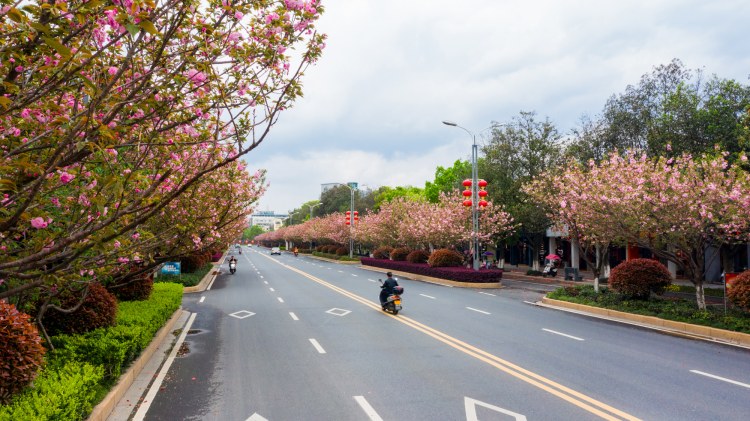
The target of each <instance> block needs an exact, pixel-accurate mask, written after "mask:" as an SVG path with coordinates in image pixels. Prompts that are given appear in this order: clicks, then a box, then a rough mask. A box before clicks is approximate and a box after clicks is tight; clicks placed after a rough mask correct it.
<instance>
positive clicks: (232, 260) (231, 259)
mask: <svg viewBox="0 0 750 421" xmlns="http://www.w3.org/2000/svg"><path fill="white" fill-rule="evenodd" d="M232 262H234V265H235V266H237V259H235V258H234V255H231V256H229V264H230V265H231V264H232Z"/></svg>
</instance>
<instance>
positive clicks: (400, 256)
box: [390, 247, 411, 262]
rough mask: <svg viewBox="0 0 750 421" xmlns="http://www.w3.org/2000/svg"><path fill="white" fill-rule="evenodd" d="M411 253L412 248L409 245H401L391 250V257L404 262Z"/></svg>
mask: <svg viewBox="0 0 750 421" xmlns="http://www.w3.org/2000/svg"><path fill="white" fill-rule="evenodd" d="M409 253H411V249H410V248H408V247H399V248H395V249H393V250H391V255H390V258H391V260H395V261H397V262H403V261H405V260H406V257H407V256H408V255H409Z"/></svg>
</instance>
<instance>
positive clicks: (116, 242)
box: [112, 240, 120, 249]
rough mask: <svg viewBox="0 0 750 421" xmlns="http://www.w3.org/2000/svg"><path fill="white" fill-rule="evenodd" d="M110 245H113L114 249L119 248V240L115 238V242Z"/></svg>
mask: <svg viewBox="0 0 750 421" xmlns="http://www.w3.org/2000/svg"><path fill="white" fill-rule="evenodd" d="M112 245H113V246H114V247H115V248H116V249H119V248H120V242H119V241H117V240H115V242H114V243H112Z"/></svg>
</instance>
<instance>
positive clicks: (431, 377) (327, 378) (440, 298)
mask: <svg viewBox="0 0 750 421" xmlns="http://www.w3.org/2000/svg"><path fill="white" fill-rule="evenodd" d="M244 250H245V252H244V253H243V254H242V255H239V256H237V257H238V258H239V263H238V265H237V273H236V274H234V275H230V274H229V273H228V270H227V267H226V265H224V267H223V272H224V273H222V274H221V275H219V276H218V277H217V279H216V281H215V282H214V283H213V285H212V286H211V289H210V290H208V291H205V292H203V293H198V294H190V295H186V296H185V298H184V300H183V307H184V308H185V309H186V310H188V311H190V312H191V313H193V316H191V322H192V323H190V322H189V331H188V334H187V335H186V339H185V341H184V343H183V344H182V345H181V348H180V352H179V354H178V355H179V356H178V358H176V359H175V361H174V363H173V364H172V365H171V367H170V369H169V371H168V373H167V376H166V378H165V380H164V382H163V383H162V384H161V385H160V388H159V390H158V393H157V394H156V397H155V398H154V400H153V401H152V402H148V404H149V405H150V406H149V407H148V411H147V413H146V416H145V419H146V420H170V421H171V420H230V421H235V420H236V421H262V420H268V421H281V420H430V421H435V420H468V421H491V420H514V419H515V420H524V419H527V420H593V419H617V420H634V419H644V420H747V419H750V415H748V414H750V351H748V350H746V349H741V348H733V347H729V346H724V345H718V344H713V343H709V342H702V341H696V340H690V339H685V338H680V337H674V336H668V335H664V334H661V333H658V332H653V331H649V330H644V329H640V328H636V327H632V326H628V325H621V324H617V323H610V322H607V321H603V320H599V319H593V318H587V317H584V316H579V315H574V314H569V313H565V312H560V311H556V310H551V309H545V308H541V307H537V306H534V305H531V304H529V303H528V302H534V301H536V300H537V299H539V297H540V296H541V294H542V288H535V287H533V286H531V287H528V286H524V285H521V284H518V283H508V284H509V285H510V287H509V288H503V289H491V290H481V289H463V288H450V287H445V286H441V285H435V284H429V283H424V282H418V281H410V280H404V279H399V283H400V284H401V285H402V286H404V288H405V293H404V295H403V297H402V298H403V306H404V309H403V311H402V312H401V313H399V314H398V315H397V316H391V315H388V314H385V313H383V312H382V311H381V310H380V308H379V305H378V293H379V283H378V279H379V278H385V275H384V274H383V273H378V272H373V271H370V270H364V269H361V268H359V267H357V266H352V265H343V264H336V263H329V262H324V261H320V260H316V259H313V258H309V257H304V256H302V255H300V256H299V257H294V256H293V255H291V254H287V253H285V254H283V255H282V256H270V255H269V254H268V249H263V248H248V247H246V248H245V249H244Z"/></svg>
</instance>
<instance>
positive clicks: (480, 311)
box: [466, 307, 492, 314]
mask: <svg viewBox="0 0 750 421" xmlns="http://www.w3.org/2000/svg"><path fill="white" fill-rule="evenodd" d="M466 308H467V309H468V310H471V311H476V312H477V313H482V314H492V313H488V312H486V311H484V310H477V309H475V308H472V307H466Z"/></svg>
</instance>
